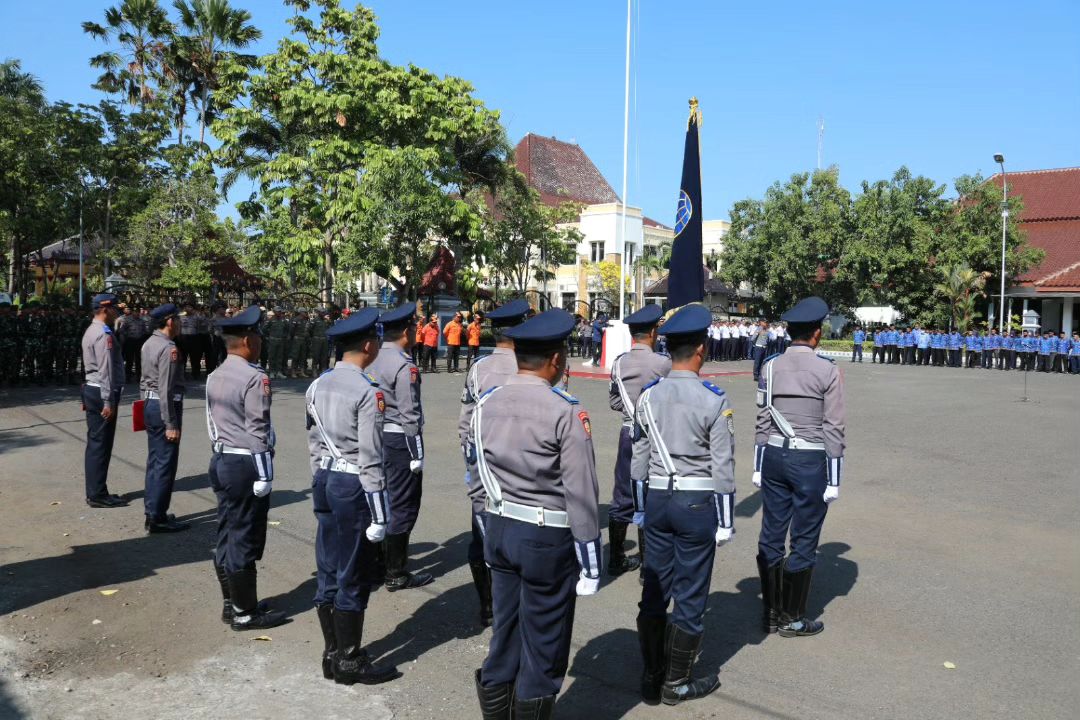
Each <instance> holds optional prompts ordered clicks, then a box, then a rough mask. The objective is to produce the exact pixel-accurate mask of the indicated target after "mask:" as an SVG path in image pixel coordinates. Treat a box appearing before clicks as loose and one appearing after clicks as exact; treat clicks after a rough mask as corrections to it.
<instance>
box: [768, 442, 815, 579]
mask: <svg viewBox="0 0 1080 720" xmlns="http://www.w3.org/2000/svg"><path fill="white" fill-rule="evenodd" d="M826 464H827V461H826V458H825V451H824V450H788V449H785V448H778V447H774V446H772V445H768V446H766V447H765V457H764V459H763V460H762V463H761V497H762V516H761V535H760V536H759V537H758V550H759V551H760V552H761V554H762V555H764V556H765V560H766V562H768V564H769V565H775V564H776V563H778V562H780V561H781V560H783V559H784V557H785V556H786V555H788V553H787V551H786V547H787V539H788V533H789V531H790V533H791V553H790V557H789V558H788V562H787V568H788V569H789V570H791V571H793V572H794V571H796V570H802V569H804V568H808V567H813V566H814V564H815V563H817V546H818V538H819V537H820V536H821V526H822V524H823V523H824V522H825V513H826V512H828V509H829V506H828V504H827V503H826V502H825V499H824V497H823V495H824V494H825V486H826V485H828V475H827V468H826Z"/></svg>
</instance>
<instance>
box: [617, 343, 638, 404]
mask: <svg viewBox="0 0 1080 720" xmlns="http://www.w3.org/2000/svg"><path fill="white" fill-rule="evenodd" d="M625 356H626V353H623V354H622V355H620V356H619V357H617V358H615V362H614V363H612V366H611V377H613V378H615V386H616V387H617V388H618V389H619V395H620V397H622V405H623V412H624V413H626V414H627V415H628V416H630V417H631V418H632V417H634V414H635V413H636V412H637V410H636V409H635V408H634V403H632V402H630V393H629V392H627V390H626V384H625V383H624V382H623V379H622V359H623V357H625Z"/></svg>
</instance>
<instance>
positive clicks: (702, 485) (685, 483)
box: [649, 475, 716, 492]
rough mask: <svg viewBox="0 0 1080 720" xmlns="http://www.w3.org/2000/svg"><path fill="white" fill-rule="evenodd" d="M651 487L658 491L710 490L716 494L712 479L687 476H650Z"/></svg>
mask: <svg viewBox="0 0 1080 720" xmlns="http://www.w3.org/2000/svg"><path fill="white" fill-rule="evenodd" d="M649 487H650V488H656V489H658V490H667V489H668V488H671V489H672V490H708V491H709V492H714V491H715V490H716V483H715V482H714V481H713V479H712V478H711V477H687V476H685V475H674V476H668V475H650V476H649Z"/></svg>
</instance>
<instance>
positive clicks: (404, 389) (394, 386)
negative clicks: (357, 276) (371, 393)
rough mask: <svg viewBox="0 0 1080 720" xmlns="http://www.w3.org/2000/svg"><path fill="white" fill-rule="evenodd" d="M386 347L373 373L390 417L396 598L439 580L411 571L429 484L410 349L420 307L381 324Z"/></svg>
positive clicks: (387, 459) (387, 462)
mask: <svg viewBox="0 0 1080 720" xmlns="http://www.w3.org/2000/svg"><path fill="white" fill-rule="evenodd" d="M379 324H381V325H382V330H383V341H382V347H381V348H380V350H379V356H378V357H377V358H375V360H374V362H372V363H371V367H370V368H369V369H368V371H369V372H370V373H371V375H372V377H374V378H375V382H377V383H378V384H379V390H380V391H382V393H383V395H384V397H385V402H386V412H385V418H384V422H383V426H382V433H383V441H382V448H383V452H382V455H383V473H384V474H385V475H386V490H387V494H388V495H389V499H390V520H389V522H388V523H387V526H386V540H385V541H384V542H383V552H384V555H385V559H386V589H387V590H389V591H390V592H395V591H397V590H407V589H409V588H417V587H423V586H424V585H427V584H429V583H430V582H431V581H432V580H434V578H433V577H432V576H431V575H429V574H428V573H415V574H414V573H410V572H407V571H406V570H405V567H406V565H407V564H408V559H409V533H411V532H412V530H413V527H414V526H415V525H416V518H417V516H418V515H419V514H420V500H421V497H422V495H423V480H424V437H423V430H424V410H423V407H421V404H420V370H419V368H417V367H416V365H414V364H413V362H412V359H411V358H410V357H409V355H408V353H406V352H405V348H406V347H407V346H408V343H409V337H410V333H411V332H412V331H413V329H414V328H415V325H416V304H415V303H406V304H404V305H402V306H400V307H398V308H395V309H393V310H389V311H387V312H385V313H383V314H382V316H380V318H379Z"/></svg>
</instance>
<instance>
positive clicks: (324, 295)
mask: <svg viewBox="0 0 1080 720" xmlns="http://www.w3.org/2000/svg"><path fill="white" fill-rule="evenodd" d="M323 271H324V273H325V274H326V282H324V283H323V286H322V289H321V290H320V291H319V296H320V298H321V299H322V303H323V305H324V306H328V305H329V304H330V299H331V297H332V296H333V292H334V236H333V232H332V231H330V230H328V231H327V232H326V236H325V238H324V239H323Z"/></svg>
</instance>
